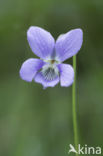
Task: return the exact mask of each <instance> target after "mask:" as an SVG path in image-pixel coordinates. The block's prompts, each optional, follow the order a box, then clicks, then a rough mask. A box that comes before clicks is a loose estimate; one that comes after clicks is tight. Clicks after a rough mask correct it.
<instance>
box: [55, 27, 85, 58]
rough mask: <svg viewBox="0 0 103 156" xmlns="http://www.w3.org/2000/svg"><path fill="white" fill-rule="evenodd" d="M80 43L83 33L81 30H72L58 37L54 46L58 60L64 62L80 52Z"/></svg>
mask: <svg viewBox="0 0 103 156" xmlns="http://www.w3.org/2000/svg"><path fill="white" fill-rule="evenodd" d="M82 42H83V32H82V30H81V29H74V30H71V31H69V32H68V33H66V34H63V35H60V36H59V37H58V39H57V41H56V45H55V48H56V55H57V58H58V60H60V61H64V60H66V59H68V58H70V57H72V56H73V55H75V54H76V53H77V52H78V51H79V50H80V48H81V45H82Z"/></svg>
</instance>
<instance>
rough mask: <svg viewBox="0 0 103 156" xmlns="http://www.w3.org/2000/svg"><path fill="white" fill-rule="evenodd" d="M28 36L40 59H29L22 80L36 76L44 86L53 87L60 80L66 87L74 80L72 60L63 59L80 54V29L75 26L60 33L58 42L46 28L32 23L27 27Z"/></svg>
mask: <svg viewBox="0 0 103 156" xmlns="http://www.w3.org/2000/svg"><path fill="white" fill-rule="evenodd" d="M27 39H28V42H29V45H30V47H31V49H32V51H33V53H34V54H36V55H37V56H38V57H40V59H37V58H30V59H28V60H26V61H25V62H24V63H23V64H22V66H21V69H20V76H21V78H22V79H23V80H25V81H28V82H31V81H32V80H34V81H35V82H37V83H41V84H42V85H43V87H44V88H47V87H54V86H55V85H56V84H58V83H59V81H60V85H61V86H63V87H68V86H70V85H71V84H72V83H73V81H74V70H73V67H72V66H71V65H69V64H64V63H62V62H63V61H65V60H66V59H68V58H70V57H72V56H73V55H75V54H77V52H78V51H79V50H80V48H81V45H82V41H83V33H82V30H81V29H74V30H71V31H69V32H67V33H66V34H63V35H60V36H59V37H58V39H57V41H56V42H55V40H54V38H53V37H52V35H51V34H50V33H49V32H47V31H46V30H44V29H42V28H40V27H36V26H31V27H30V28H29V30H28V31H27Z"/></svg>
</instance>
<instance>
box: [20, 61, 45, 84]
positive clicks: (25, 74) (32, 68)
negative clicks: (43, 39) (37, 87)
mask: <svg viewBox="0 0 103 156" xmlns="http://www.w3.org/2000/svg"><path fill="white" fill-rule="evenodd" d="M44 64H45V63H44V62H43V61H42V60H40V59H33V58H30V59H28V60H26V61H25V62H24V63H23V64H22V66H21V69H20V77H21V78H22V79H23V80H25V81H28V82H30V81H32V79H33V78H34V76H35V74H36V73H37V71H38V70H39V69H40V68H42V66H43V65H44Z"/></svg>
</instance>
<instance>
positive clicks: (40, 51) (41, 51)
mask: <svg viewBox="0 0 103 156" xmlns="http://www.w3.org/2000/svg"><path fill="white" fill-rule="evenodd" d="M27 39H28V42H29V45H30V47H31V49H32V51H33V52H34V53H35V54H36V55H37V56H39V57H40V58H42V59H47V58H49V57H50V56H51V55H52V53H53V49H54V46H55V41H54V38H53V37H52V35H51V34H50V33H49V32H48V31H46V30H44V29H42V28H40V27H36V26H31V27H30V28H29V30H28V31H27Z"/></svg>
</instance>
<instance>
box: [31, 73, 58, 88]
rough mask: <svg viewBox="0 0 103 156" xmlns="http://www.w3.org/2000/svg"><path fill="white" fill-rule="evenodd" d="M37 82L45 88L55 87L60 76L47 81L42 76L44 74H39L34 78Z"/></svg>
mask: <svg viewBox="0 0 103 156" xmlns="http://www.w3.org/2000/svg"><path fill="white" fill-rule="evenodd" d="M34 80H35V82H37V83H41V84H42V85H43V87H44V89H45V88H47V87H54V86H55V85H56V84H58V83H59V76H57V77H56V78H55V79H53V80H46V79H45V77H44V75H43V74H42V72H38V73H37V74H36V76H35V78H34Z"/></svg>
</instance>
